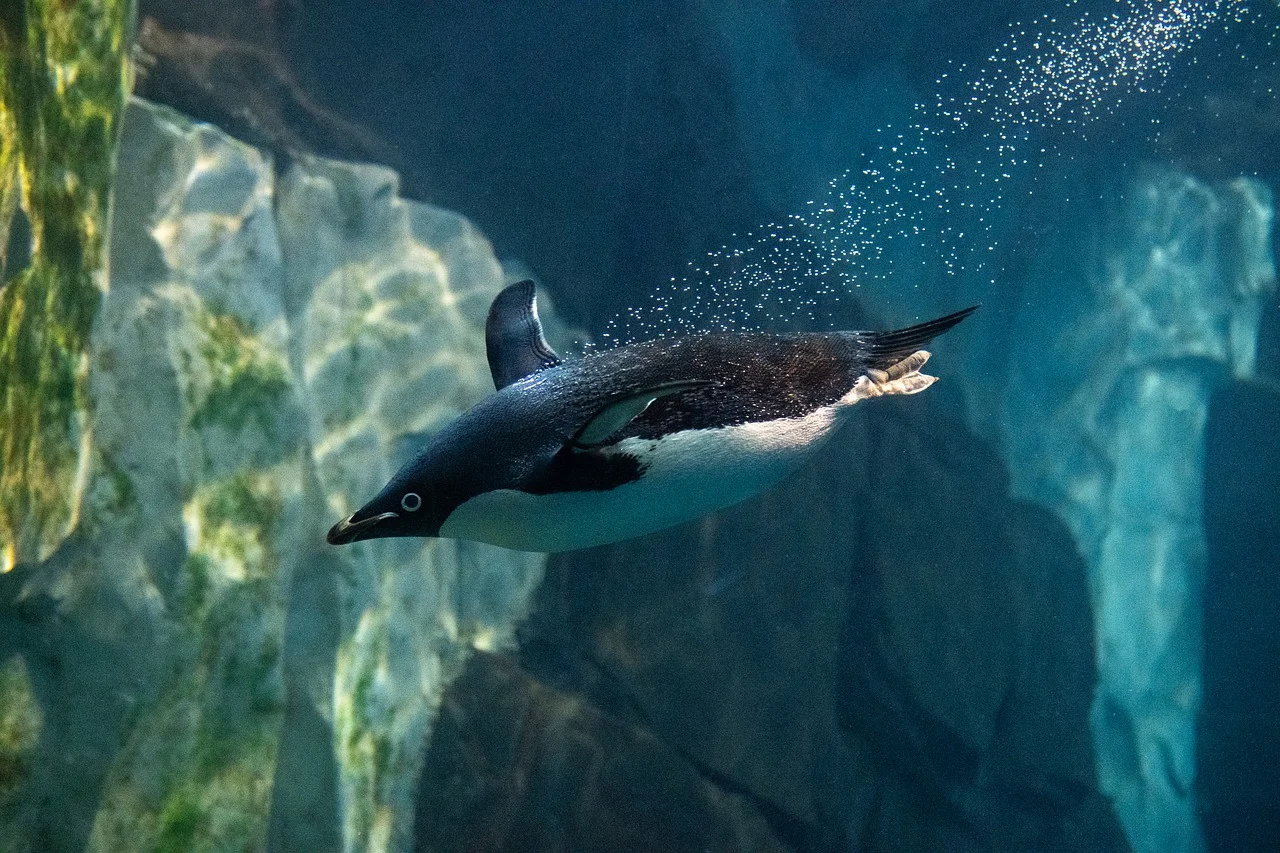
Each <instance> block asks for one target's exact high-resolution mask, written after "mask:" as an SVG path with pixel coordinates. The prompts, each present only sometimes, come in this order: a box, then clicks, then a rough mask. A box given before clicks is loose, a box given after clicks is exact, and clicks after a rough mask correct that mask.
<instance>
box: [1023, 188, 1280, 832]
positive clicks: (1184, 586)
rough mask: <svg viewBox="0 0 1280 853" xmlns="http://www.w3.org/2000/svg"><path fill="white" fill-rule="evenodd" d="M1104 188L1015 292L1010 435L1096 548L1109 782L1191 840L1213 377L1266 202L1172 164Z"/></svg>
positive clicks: (1129, 804) (1246, 328)
mask: <svg viewBox="0 0 1280 853" xmlns="http://www.w3.org/2000/svg"><path fill="white" fill-rule="evenodd" d="M1104 198H1105V199H1107V201H1106V202H1105V203H1104V206H1103V207H1102V209H1100V210H1097V211H1095V214H1096V215H1095V216H1093V217H1090V219H1089V221H1090V222H1092V223H1093V224H1092V226H1091V227H1089V228H1083V229H1079V230H1078V231H1074V232H1072V233H1070V234H1068V235H1065V236H1064V238H1063V239H1062V240H1061V241H1060V245H1059V250H1058V252H1057V253H1052V252H1051V253H1046V256H1045V258H1044V260H1043V264H1044V266H1043V268H1042V269H1041V270H1040V272H1039V274H1036V275H1033V276H1032V277H1031V282H1032V284H1030V285H1029V287H1028V290H1027V291H1026V293H1025V294H1024V296H1025V298H1026V308H1025V309H1024V310H1023V311H1022V312H1021V313H1020V315H1019V316H1018V317H1017V319H1016V321H1015V323H1014V334H1012V335H1011V336H1010V340H1011V341H1013V347H1012V350H1011V352H1010V363H1011V365H1012V366H1011V368H1010V374H1009V380H1008V389H1007V391H1006V392H1005V394H1004V396H1005V417H1004V431H1005V442H1004V443H1005V448H1006V449H1005V452H1006V454H1007V456H1008V458H1009V460H1010V470H1011V471H1012V472H1013V475H1014V480H1013V484H1014V492H1015V493H1016V494H1018V495H1020V496H1023V497H1025V498H1028V499H1031V500H1034V501H1035V502H1037V503H1039V504H1041V505H1043V506H1046V507H1049V508H1051V509H1053V510H1054V511H1055V512H1056V513H1057V514H1058V515H1059V516H1060V517H1061V518H1062V519H1063V520H1064V521H1066V523H1067V524H1068V526H1069V527H1070V528H1071V531H1072V533H1073V535H1074V536H1075V539H1076V541H1077V542H1078V543H1079V547H1080V549H1081V552H1082V553H1083V555H1084V557H1085V561H1086V563H1087V564H1088V566H1089V578H1090V586H1091V588H1092V590H1093V606H1094V619H1095V622H1096V631H1097V638H1098V639H1097V642H1098V662H1099V675H1100V683H1099V689H1098V697H1097V699H1096V701H1095V704H1094V710H1093V730H1094V736H1095V740H1096V743H1097V755H1098V772H1099V778H1100V780H1101V783H1102V786H1103V789H1104V790H1105V791H1106V792H1107V795H1108V796H1109V797H1110V798H1111V799H1112V801H1113V802H1114V804H1115V808H1116V811H1117V813H1118V814H1119V815H1120V818H1121V820H1122V821H1123V823H1124V825H1125V829H1126V832H1127V833H1128V836H1129V838H1130V840H1131V841H1132V843H1133V845H1134V847H1135V848H1136V849H1138V850H1142V851H1196V850H1199V849H1201V848H1202V846H1203V842H1202V840H1201V837H1200V831H1199V827H1198V825H1197V818H1196V805H1195V802H1194V791H1195V780H1196V766H1195V763H1196V762H1195V753H1196V747H1195V723H1196V715H1197V712H1198V710H1199V707H1200V693H1201V671H1200V661H1201V647H1202V627H1201V624H1202V598H1201V590H1202V587H1203V583H1204V570H1205V539H1204V517H1203V494H1204V452H1205V450H1204V440H1205V427H1206V421H1207V418H1208V411H1209V403H1210V399H1211V396H1212V394H1213V392H1214V390H1215V389H1217V388H1219V387H1221V386H1223V385H1225V384H1227V383H1228V382H1230V381H1232V380H1233V379H1236V378H1241V379H1242V378H1247V377H1249V376H1250V375H1251V374H1252V372H1253V369H1254V361H1255V354H1256V353H1255V348H1256V343H1257V335H1258V323H1259V317H1260V315H1261V311H1262V304H1263V298H1264V295H1265V294H1267V293H1269V292H1270V291H1271V290H1273V289H1274V287H1275V275H1276V273H1275V266H1274V260H1273V258H1272V254H1271V247H1270V240H1271V225H1272V200H1271V196H1270V193H1269V191H1268V190H1267V189H1266V188H1265V187H1264V186H1263V185H1261V184H1260V183H1258V182H1256V181H1251V180H1245V179H1241V180H1237V181H1233V182H1231V183H1226V184H1219V185H1214V186H1209V185H1206V184H1204V183H1201V182H1199V181H1197V180H1195V179H1193V178H1191V177H1189V176H1186V175H1183V174H1179V173H1176V172H1172V171H1165V170H1151V171H1149V172H1147V173H1144V174H1140V175H1137V176H1134V177H1132V178H1130V179H1127V180H1124V181H1123V182H1117V183H1116V184H1114V185H1113V186H1112V187H1111V191H1110V192H1108V193H1106V194H1105V196H1104Z"/></svg>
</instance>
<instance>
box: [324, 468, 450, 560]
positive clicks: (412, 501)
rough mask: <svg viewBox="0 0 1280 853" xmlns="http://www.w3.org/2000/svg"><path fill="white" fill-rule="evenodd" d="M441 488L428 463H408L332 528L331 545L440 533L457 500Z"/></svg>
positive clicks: (329, 536) (328, 537) (329, 537)
mask: <svg viewBox="0 0 1280 853" xmlns="http://www.w3.org/2000/svg"><path fill="white" fill-rule="evenodd" d="M441 491H442V490H441V489H440V488H439V487H438V484H437V483H436V478H434V477H432V476H431V474H430V468H429V467H428V466H426V465H422V464H418V465H407V466H405V468H404V469H403V470H401V471H400V473H398V474H397V475H396V476H395V477H393V478H392V479H391V482H389V483H387V485H386V486H385V487H384V488H383V489H382V491H381V492H379V493H378V494H377V495H376V496H375V497H374V498H373V500H371V501H369V502H368V503H367V504H365V505H364V506H362V507H360V509H358V510H356V511H355V512H353V513H351V515H349V516H347V517H346V518H344V519H343V520H342V521H339V522H338V523H337V524H335V525H334V526H333V527H332V528H330V530H329V535H328V536H327V537H326V538H327V539H328V541H329V544H330V545H346V544H348V543H351V542H359V541H361V540H364V539H386V538H389V537H393V536H428V537H429V536H439V535H440V525H441V524H443V523H444V520H445V518H447V517H448V515H449V513H450V512H451V511H452V510H453V509H454V507H455V506H456V504H457V501H456V500H451V499H449V497H447V496H446V495H444V494H442V493H441Z"/></svg>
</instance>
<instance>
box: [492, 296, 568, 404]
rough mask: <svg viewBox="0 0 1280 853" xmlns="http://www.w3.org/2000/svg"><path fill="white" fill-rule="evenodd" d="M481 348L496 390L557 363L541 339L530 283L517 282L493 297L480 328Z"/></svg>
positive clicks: (544, 339) (551, 351) (536, 309)
mask: <svg viewBox="0 0 1280 853" xmlns="http://www.w3.org/2000/svg"><path fill="white" fill-rule="evenodd" d="M484 345H485V351H486V352H487V354H488V356H489V373H490V374H492V376H493V384H494V387H495V388H497V389H499V390H501V389H503V388H505V387H507V386H508V385H510V384H511V383H512V382H515V381H516V380H517V379H523V378H524V377H526V376H528V375H529V374H530V373H534V372H536V371H539V370H543V369H545V368H548V367H555V366H556V365H557V364H559V363H560V357H559V356H558V355H556V353H555V350H553V349H551V347H550V345H549V344H548V343H547V339H546V338H544V337H543V336H542V322H541V321H540V320H539V319H538V303H537V292H536V291H535V290H534V286H533V282H531V281H521V282H517V283H515V284H513V285H510V286H508V287H505V288H503V289H502V291H501V292H500V293H499V294H498V295H497V296H495V297H494V299H493V304H492V305H490V306H489V318H488V320H486V321H485V324H484Z"/></svg>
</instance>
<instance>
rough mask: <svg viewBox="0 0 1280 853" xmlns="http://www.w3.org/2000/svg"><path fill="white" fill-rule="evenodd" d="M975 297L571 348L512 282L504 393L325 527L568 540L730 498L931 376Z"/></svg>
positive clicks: (496, 310) (599, 536) (497, 367)
mask: <svg viewBox="0 0 1280 853" xmlns="http://www.w3.org/2000/svg"><path fill="white" fill-rule="evenodd" d="M975 308H976V306H975ZM975 308H968V309H966V310H964V311H958V312H956V313H955V314H949V315H947V316H946V317H942V318H939V319H937V320H932V321H930V322H928V323H922V324H920V325H918V326H912V327H910V328H908V329H902V330H900V331H897V332H828V333H808V334H785V335H784V334H765V333H759V332H748V333H723V334H702V335H691V336H688V337H678V338H670V339H659V340H653V341H646V342H644V343H637V344H630V345H628V346H620V347H617V348H615V349H610V350H604V351H600V352H594V353H591V354H589V355H585V356H583V357H581V358H578V359H574V360H571V361H562V360H561V359H560V358H559V357H558V356H557V355H556V353H555V352H554V351H553V350H552V349H551V347H550V346H548V345H547V342H546V340H545V338H543V335H542V324H541V323H540V322H539V320H538V311H537V305H536V302H535V292H534V286H533V282H531V281H522V282H519V283H518V284H513V285H511V286H510V287H507V288H506V289H504V290H503V291H502V292H501V293H499V294H498V296H497V297H496V298H495V299H494V301H493V305H492V306H491V307H490V309H489V316H488V321H487V324H486V328H485V343H486V349H487V351H488V356H489V370H490V372H491V373H492V375H493V383H494V385H495V386H496V388H497V393H495V394H491V395H490V396H489V397H487V398H486V399H484V400H482V401H481V402H480V403H479V404H478V405H476V406H475V407H474V408H472V409H471V410H470V411H468V412H466V413H465V414H463V415H462V416H461V417H459V418H458V419H457V420H455V421H453V422H452V423H450V424H449V425H447V426H446V427H444V428H443V429H442V430H441V431H440V432H439V433H437V434H436V436H435V437H434V439H433V440H432V441H431V442H430V444H429V445H428V446H427V447H426V449H425V450H423V451H422V452H421V453H419V454H418V456H417V457H416V458H415V459H413V460H412V461H410V462H409V463H408V464H406V465H405V466H404V467H403V468H401V469H400V471H399V472H398V473H397V474H396V475H395V476H394V477H392V478H391V482H389V483H388V484H387V485H386V487H385V488H384V489H383V490H382V491H381V492H379V493H378V495H377V496H376V497H374V498H373V500H371V501H369V502H368V503H367V504H365V505H364V506H363V507H361V508H360V509H359V510H357V511H356V512H354V513H352V514H351V515H350V516H349V517H347V518H345V519H343V520H342V521H340V522H338V523H337V524H335V525H334V526H333V529H331V530H330V531H329V536H328V541H329V542H330V544H333V545H342V544H346V543H348V542H357V541H360V540H362V539H376V538H381V537H388V536H441V537H449V538H455V539H470V540H474V541H478V542H488V543H491V544H494V545H501V546H504V547H507V548H513V549H516V550H520V551H548V552H554V551H569V550H573V549H575V548H586V547H590V546H593V545H603V544H606V543H609V542H616V541H619V540H621V539H628V538H630V537H633V536H639V535H641V534H645V533H652V532H653V531H655V530H661V529H663V528H666V527H671V526H672V525H675V524H679V523H680V522H683V521H687V520H689V519H692V518H695V517H697V516H699V515H702V514H704V513H707V512H711V511H713V510H717V509H721V508H723V507H727V506H729V505H730V504H735V503H738V502H739V501H742V500H745V499H747V498H749V497H751V496H752V495H755V494H757V493H759V492H760V491H762V490H764V489H766V488H768V487H769V486H771V485H773V484H774V483H776V482H778V481H779V480H781V479H782V478H783V477H785V476H786V475H787V474H789V473H790V472H792V471H794V470H795V469H796V468H797V467H799V465H800V464H801V463H802V462H803V461H804V460H805V459H807V458H808V457H810V456H811V455H812V454H813V453H814V451H815V450H817V449H818V448H819V447H820V446H821V445H822V444H823V442H824V441H825V440H826V439H827V438H828V437H829V436H831V434H832V433H833V432H834V431H835V429H836V428H837V427H838V426H839V424H840V423H841V421H842V420H843V418H844V417H845V415H846V414H847V413H848V411H849V409H850V408H851V407H852V406H853V404H854V403H857V402H859V401H860V400H866V399H870V398H872V397H879V396H882V395H885V394H915V393H917V392H919V391H923V390H924V389H925V388H928V387H929V386H930V385H931V384H933V382H934V377H932V376H926V375H924V374H922V373H921V372H920V368H921V367H923V366H924V363H925V361H927V360H928V358H929V353H927V352H925V351H924V350H922V349H921V347H922V346H923V345H924V344H925V343H926V342H928V341H929V340H930V339H932V338H934V337H936V336H938V335H940V334H942V333H943V332H945V331H946V330H948V329H950V328H951V327H952V326H954V325H956V324H957V323H959V322H960V321H961V320H963V319H964V318H965V317H967V316H968V315H969V314H970V313H972V312H973V311H974V310H975Z"/></svg>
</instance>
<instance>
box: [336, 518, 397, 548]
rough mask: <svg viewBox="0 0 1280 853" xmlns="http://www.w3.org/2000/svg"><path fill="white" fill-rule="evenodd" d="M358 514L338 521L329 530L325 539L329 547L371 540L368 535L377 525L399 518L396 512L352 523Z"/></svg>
mask: <svg viewBox="0 0 1280 853" xmlns="http://www.w3.org/2000/svg"><path fill="white" fill-rule="evenodd" d="M359 514H360V513H358V512H356V513H352V514H351V515H349V516H347V517H346V518H344V519H342V521H339V522H338V523H337V524H335V525H334V526H333V527H331V528H329V535H328V536H326V537H325V539H326V540H327V541H328V543H329V544H330V545H346V544H347V543H349V542H359V541H360V540H361V539H370V538H372V537H371V536H370V535H369V534H370V533H371V532H372V531H373V528H374V527H376V526H378V524H380V523H382V522H384V521H386V520H387V519H389V518H399V517H400V514H399V513H397V512H384V513H382V514H381V515H371V516H369V517H368V518H362V519H360V520H359V521H352V519H354V518H355V517H356V516H357V515H359Z"/></svg>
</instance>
